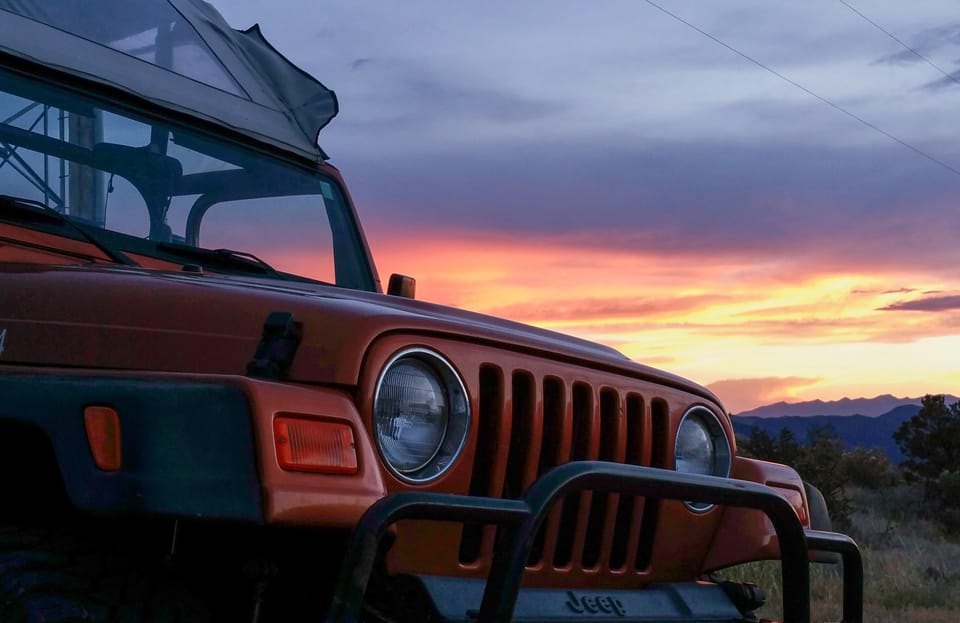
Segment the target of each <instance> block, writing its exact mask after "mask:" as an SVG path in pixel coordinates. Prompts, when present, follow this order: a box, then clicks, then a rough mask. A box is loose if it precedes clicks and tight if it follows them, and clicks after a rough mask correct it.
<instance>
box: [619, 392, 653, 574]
mask: <svg viewBox="0 0 960 623" xmlns="http://www.w3.org/2000/svg"><path fill="white" fill-rule="evenodd" d="M644 421H645V418H644V412H643V398H642V397H641V396H638V395H637V394H630V395H628V396H627V400H626V429H627V434H626V437H627V439H626V442H627V443H626V456H625V457H624V463H628V464H630V465H645V464H647V463H649V456H647V457H644V454H643V450H644V447H645V446H646V440H648V439H649V438H650V433H649V432H648V431H646V430H644ZM642 517H643V499H642V498H637V497H635V496H632V495H626V496H621V497H620V504H619V505H618V506H617V519H616V526H615V528H614V531H613V543H612V544H611V551H610V568H611V569H617V570H620V569H623V567H624V565H626V564H627V559H628V554H627V552H629V551H636V549H637V543H638V541H639V538H640V520H641V518H642Z"/></svg>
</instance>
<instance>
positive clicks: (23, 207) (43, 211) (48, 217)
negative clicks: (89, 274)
mask: <svg viewBox="0 0 960 623" xmlns="http://www.w3.org/2000/svg"><path fill="white" fill-rule="evenodd" d="M0 208H3V209H4V210H5V211H6V212H7V213H9V212H10V211H11V210H12V211H14V212H15V215H13V216H15V218H16V220H17V222H21V223H23V222H30V221H33V222H37V221H41V222H47V223H55V224H57V225H65V226H66V227H68V228H69V229H71V230H72V231H74V232H76V233H78V234H80V236H81V237H82V238H83V239H84V240H86V241H87V242H89V243H90V244H92V245H93V246H95V247H96V248H97V249H98V250H100V251H101V252H102V253H103V254H104V255H106V256H107V257H108V258H110V260H111V261H112V262H115V263H117V264H123V265H124V266H139V264H137V263H136V262H134V261H133V260H131V259H130V258H129V257H127V256H126V255H124V254H123V253H122V252H120V251H116V250H114V249H111V248H110V247H108V246H107V245H105V244H103V243H102V242H101V241H99V240H97V238H96V236H94V235H93V234H91V233H90V232H88V231H87V230H86V229H84V228H83V227H81V226H80V225H78V224H77V223H74V222H73V221H72V220H70V218H69V217H68V216H66V215H65V214H61V213H60V212H57V211H56V210H55V209H54V208H51V207H50V206H48V205H46V204H45V203H41V202H39V201H34V200H33V199H24V198H22V197H12V196H10V195H0Z"/></svg>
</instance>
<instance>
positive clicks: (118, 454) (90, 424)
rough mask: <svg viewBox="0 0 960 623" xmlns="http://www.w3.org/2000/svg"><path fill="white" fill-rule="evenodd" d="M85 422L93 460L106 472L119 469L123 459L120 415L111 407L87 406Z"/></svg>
mask: <svg viewBox="0 0 960 623" xmlns="http://www.w3.org/2000/svg"><path fill="white" fill-rule="evenodd" d="M83 424H84V426H86V428H87V443H89V444H90V453H91V454H93V462H94V463H95V464H96V466H97V467H98V468H100V469H102V470H103V471H105V472H115V471H119V469H120V464H121V463H122V460H123V458H122V457H123V455H122V448H121V446H120V415H119V414H118V413H117V412H116V411H115V410H114V409H112V408H111V407H86V408H84V410H83Z"/></svg>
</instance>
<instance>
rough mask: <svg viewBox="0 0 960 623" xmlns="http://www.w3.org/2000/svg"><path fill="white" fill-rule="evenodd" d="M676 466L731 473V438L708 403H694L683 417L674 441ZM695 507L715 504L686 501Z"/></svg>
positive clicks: (697, 471) (688, 470) (711, 473)
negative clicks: (701, 405) (703, 405)
mask: <svg viewBox="0 0 960 623" xmlns="http://www.w3.org/2000/svg"><path fill="white" fill-rule="evenodd" d="M674 460H675V462H676V470H677V471H678V472H682V473H685V474H705V475H708V476H723V477H726V476H729V475H730V467H731V464H732V459H731V453H730V442H729V440H728V439H727V433H726V431H724V429H723V426H722V425H721V424H720V420H719V419H717V416H716V415H714V414H713V412H712V411H710V410H709V409H707V408H706V407H699V406H698V407H693V408H692V409H690V410H689V411H687V412H686V413H685V414H684V416H683V419H681V420H680V427H679V428H678V429H677V441H676V444H675V445H674ZM686 504H687V506H688V507H689V508H690V509H692V510H695V511H699V512H702V511H705V510H707V509H709V508H710V507H711V506H713V505H712V504H702V503H696V502H687V503H686Z"/></svg>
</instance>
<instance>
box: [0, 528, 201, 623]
mask: <svg viewBox="0 0 960 623" xmlns="http://www.w3.org/2000/svg"><path fill="white" fill-rule="evenodd" d="M108 536H109V535H106V534H97V533H95V532H93V531H91V532H90V533H85V534H83V535H82V536H81V535H79V534H78V533H76V532H71V531H65V530H60V529H54V530H49V529H43V528H33V527H30V528H27V527H19V526H14V527H3V526H0V621H3V622H4V623H81V622H83V623H208V622H209V620H210V617H209V616H208V614H207V612H206V609H205V608H204V607H203V605H202V604H200V603H198V602H197V601H196V600H195V599H193V598H192V597H191V596H190V595H189V594H188V593H187V592H186V591H185V590H184V588H183V587H182V585H181V584H180V583H179V582H178V581H177V579H176V578H175V577H174V574H173V573H172V572H171V570H170V569H169V568H168V567H167V566H166V565H164V564H163V560H162V557H158V558H156V560H155V562H154V563H150V562H148V561H149V560H150V559H149V558H148V557H145V556H143V555H142V552H139V551H137V550H138V548H136V547H130V545H131V544H130V543H128V542H125V541H124V540H122V539H119V540H118V539H114V538H108Z"/></svg>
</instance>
